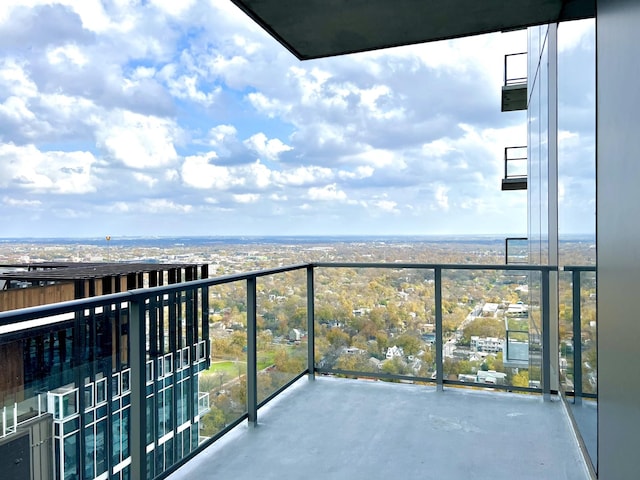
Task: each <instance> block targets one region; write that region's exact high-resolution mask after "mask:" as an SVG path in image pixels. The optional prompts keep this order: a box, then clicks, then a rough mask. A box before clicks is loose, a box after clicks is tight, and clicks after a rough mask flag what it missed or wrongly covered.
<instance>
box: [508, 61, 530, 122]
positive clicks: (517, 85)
mask: <svg viewBox="0 0 640 480" xmlns="http://www.w3.org/2000/svg"><path fill="white" fill-rule="evenodd" d="M526 109H527V52H521V53H510V54H508V55H505V56H504V85H503V86H502V111H503V112H513V111H517V110H526Z"/></svg>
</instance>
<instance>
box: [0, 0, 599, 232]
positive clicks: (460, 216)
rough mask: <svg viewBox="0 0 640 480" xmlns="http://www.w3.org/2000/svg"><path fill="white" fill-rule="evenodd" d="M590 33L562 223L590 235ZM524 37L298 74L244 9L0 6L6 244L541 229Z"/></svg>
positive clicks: (302, 68)
mask: <svg viewBox="0 0 640 480" xmlns="http://www.w3.org/2000/svg"><path fill="white" fill-rule="evenodd" d="M593 37H594V28H593V21H582V22H573V23H568V24H563V25H561V26H560V28H559V47H560V67H559V73H560V77H559V82H560V90H559V96H560V102H559V103H560V105H559V110H560V135H559V142H560V144H559V150H560V192H559V193H560V229H561V233H562V232H565V233H591V232H593V230H594V223H595V221H594V212H595V207H594V202H595V194H594V190H595V188H594V181H593V175H594V173H593V172H594V165H593V164H594V163H595V162H594V161H593V157H594V130H595V127H594V123H595V120H594V98H593V95H594V94H593V92H594V91H595V90H594V87H593V83H594V78H593V72H594V66H593V59H594V51H593V44H594V38H593ZM524 50H526V35H525V33H524V32H512V33H507V34H492V35H482V36H476V37H471V38H465V39H460V40H455V41H447V42H438V43H434V44H427V45H414V46H409V47H402V48H394V49H389V50H381V51H377V52H371V53H363V54H355V55H348V56H345V57H340V58H329V59H322V60H314V61H307V62H299V61H298V60H296V59H295V58H294V57H293V56H292V55H291V54H290V53H289V52H287V51H286V50H285V49H284V48H283V47H282V46H281V45H279V44H278V43H277V42H275V40H273V39H272V38H271V37H269V36H268V35H267V34H266V33H264V32H263V31H262V30H261V29H259V27H257V26H256V25H255V24H254V23H253V22H252V21H250V20H249V19H248V18H247V17H246V16H245V15H244V14H243V13H242V12H240V11H239V10H238V9H237V8H236V7H235V6H234V5H233V4H231V2H219V1H217V2H215V1H211V2H196V1H185V2H182V3H181V4H180V5H175V4H173V3H172V2H169V1H161V0H152V1H149V2H144V3H143V2H99V1H93V2H89V1H84V2H75V1H71V0H64V1H58V2H56V1H38V0H32V1H29V2H25V1H9V2H4V3H3V5H2V6H0V85H1V86H2V89H1V90H0V92H2V93H0V132H1V133H0V202H2V213H0V221H1V222H2V224H3V228H2V231H1V232H0V237H28V236H32V237H102V236H104V235H107V234H110V235H113V236H114V237H116V236H118V237H123V236H140V235H169V236H175V235H321V234H327V235H385V234H396V235H448V234H452V235H456V234H496V233H512V234H526V230H527V226H526V201H527V197H526V192H501V191H500V179H501V178H502V175H503V163H502V152H503V149H504V147H507V146H514V145H519V144H523V142H526V134H527V131H526V123H525V122H526V119H525V116H524V113H523V112H514V113H501V112H500V87H501V85H502V79H503V77H502V76H503V55H504V54H506V53H515V52H518V51H524Z"/></svg>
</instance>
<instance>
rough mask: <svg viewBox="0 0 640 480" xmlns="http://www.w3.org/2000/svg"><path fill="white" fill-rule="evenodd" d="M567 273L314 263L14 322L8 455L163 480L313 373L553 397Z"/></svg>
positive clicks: (5, 323)
mask: <svg viewBox="0 0 640 480" xmlns="http://www.w3.org/2000/svg"><path fill="white" fill-rule="evenodd" d="M556 270H557V267H552V266H532V265H513V266H512V265H443V264H399V263H393V264H384V263H316V264H301V265H293V266H289V267H282V268H277V269H270V270H264V271H259V272H250V273H245V274H238V275H230V276H226V277H219V278H212V279H205V280H197V281H190V282H184V283H177V284H171V285H168V286H162V287H153V288H148V289H140V290H131V291H128V292H124V293H118V294H112V295H104V296H100V297H93V298H90V299H84V300H76V301H72V302H65V303H60V304H53V305H47V306H42V307H35V308H28V309H22V310H15V311H11V312H4V313H0V356H1V357H2V358H6V359H10V360H8V361H7V362H4V364H3V369H2V371H1V372H0V399H1V400H2V404H0V406H1V407H4V408H3V410H2V422H3V423H2V428H1V429H0V434H1V436H2V441H3V443H6V442H10V441H11V438H13V437H12V436H16V438H17V436H19V435H21V434H23V433H24V432H30V433H31V434H32V435H35V434H36V432H38V433H37V435H44V436H46V435H49V437H48V438H43V441H42V451H39V450H38V448H39V447H35V448H36V450H38V451H34V452H32V454H33V455H38V456H39V457H38V458H40V459H41V460H40V461H41V462H45V463H46V462H49V463H47V465H51V478H72V477H73V476H74V475H75V476H77V477H80V476H82V477H83V478H96V477H101V476H105V475H107V476H109V477H110V478H121V479H123V480H124V479H125V478H149V479H152V478H155V477H157V476H159V475H161V474H163V473H164V472H167V471H168V470H172V469H174V468H175V467H176V466H178V465H180V464H182V463H184V462H186V461H187V460H188V459H189V458H191V456H192V454H193V453H194V452H196V451H199V450H200V449H202V448H205V447H206V446H208V445H210V444H211V443H213V442H214V441H216V440H217V439H218V438H220V437H221V436H223V435H224V434H226V433H227V432H229V431H230V430H231V429H232V428H234V427H235V426H236V425H238V424H239V423H241V422H242V421H244V420H248V421H249V422H250V423H256V422H257V415H258V409H259V408H260V407H261V406H263V405H265V404H266V403H267V402H269V401H270V400H271V399H273V398H275V397H276V396H277V395H278V394H279V393H280V392H282V391H283V390H285V389H286V388H288V387H289V386H290V385H292V384H293V383H294V382H296V381H297V380H298V379H300V378H301V377H302V376H304V375H305V374H309V375H311V376H313V375H314V374H316V373H320V374H326V375H334V376H343V377H356V378H369V379H378V380H383V381H390V382H403V383H430V384H435V385H436V386H437V388H438V389H443V388H444V386H454V387H460V386H467V387H468V386H471V387H474V388H482V389H487V388H489V389H496V390H507V391H516V392H526V393H530V394H535V393H538V394H543V395H544V396H545V397H548V396H549V395H550V394H551V393H552V387H551V385H552V383H551V368H550V364H551V358H550V355H551V354H550V352H551V351H552V349H551V345H550V342H551V339H550V337H549V332H550V328H549V319H550V314H549V308H550V307H549V305H550V302H549V298H550V297H549V275H550V274H551V272H554V271H556ZM514 271H517V272H528V273H529V274H530V277H527V278H532V277H535V279H536V280H535V281H536V282H539V285H540V292H541V300H540V303H539V305H536V306H534V307H531V308H535V309H536V310H537V312H536V317H537V318H539V319H540V320H539V322H540V324H539V327H541V328H538V326H536V329H535V331H534V330H532V328H531V326H530V325H529V319H528V306H527V308H526V309H525V305H526V303H525V300H526V295H527V289H524V288H522V285H521V283H522V276H514V275H513V274H512V273H513V272H514ZM574 293H575V292H574ZM523 312H527V315H524V314H523ZM584 351H585V349H584V348H583V353H582V355H583V357H582V358H587V357H588V358H590V357H589V355H590V354H586V353H584ZM582 363H583V364H584V363H585V361H582ZM586 376H587V378H590V377H589V375H588V374H587V375H586ZM574 377H575V374H574ZM587 383H588V382H587ZM131 419H135V421H131ZM44 427H46V428H44ZM43 432H45V433H43ZM46 432H50V433H49V434H47V433H46ZM52 445H53V446H54V448H52Z"/></svg>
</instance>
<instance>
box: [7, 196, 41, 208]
mask: <svg viewBox="0 0 640 480" xmlns="http://www.w3.org/2000/svg"><path fill="white" fill-rule="evenodd" d="M2 203H4V204H5V205H7V206H8V207H19V208H32V207H40V206H42V202H41V201H40V200H26V199H20V198H11V197H7V196H5V197H3V198H2Z"/></svg>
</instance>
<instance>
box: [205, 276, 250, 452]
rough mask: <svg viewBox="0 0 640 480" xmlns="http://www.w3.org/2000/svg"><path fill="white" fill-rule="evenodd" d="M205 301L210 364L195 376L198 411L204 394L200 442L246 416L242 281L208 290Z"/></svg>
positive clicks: (245, 356) (244, 320)
mask: <svg viewBox="0 0 640 480" xmlns="http://www.w3.org/2000/svg"><path fill="white" fill-rule="evenodd" d="M208 299H209V301H208V307H209V310H208V315H207V316H208V322H209V336H208V338H207V339H206V340H208V341H209V343H210V348H211V361H210V364H209V366H208V367H207V368H206V369H204V370H202V371H201V372H200V374H199V376H198V382H199V385H198V395H199V397H198V398H199V402H198V408H201V407H203V403H202V402H204V401H205V400H203V398H204V395H205V394H207V395H208V404H209V406H208V411H207V412H206V413H204V415H202V417H201V428H200V432H199V435H200V442H202V441H204V440H206V439H209V438H211V437H213V436H215V435H216V434H218V432H220V431H221V430H223V429H224V428H225V427H227V426H228V425H230V424H232V423H234V422H236V421H237V420H238V419H239V418H240V417H242V416H244V415H246V413H247V378H246V375H247V284H246V280H242V281H235V282H230V283H226V284H222V285H216V286H212V287H209V291H208ZM203 347H205V346H202V347H200V348H203Z"/></svg>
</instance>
